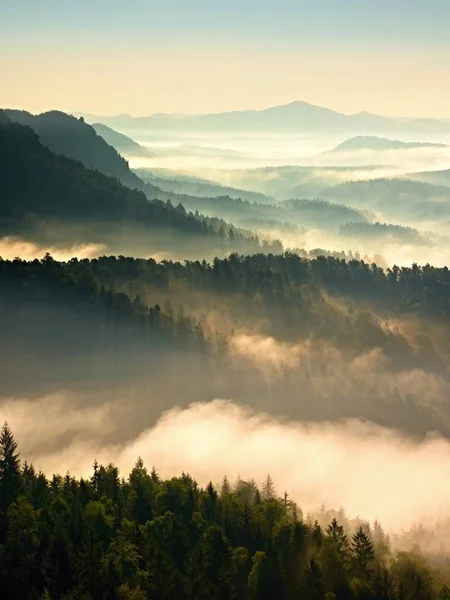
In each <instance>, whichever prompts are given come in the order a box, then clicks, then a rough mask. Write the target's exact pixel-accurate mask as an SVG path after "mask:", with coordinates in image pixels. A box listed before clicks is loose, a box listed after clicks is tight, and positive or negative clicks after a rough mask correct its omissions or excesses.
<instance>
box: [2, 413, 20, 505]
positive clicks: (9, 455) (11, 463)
mask: <svg viewBox="0 0 450 600" xmlns="http://www.w3.org/2000/svg"><path fill="white" fill-rule="evenodd" d="M21 487H22V477H21V473H20V459H19V453H18V452H17V442H16V440H15V439H14V436H13V434H12V431H11V429H10V428H9V426H8V423H5V424H4V425H3V427H2V430H1V433H0V511H1V512H3V511H4V510H5V509H6V508H7V507H8V506H9V505H10V504H11V502H13V501H14V500H15V499H16V498H17V497H18V496H19V494H20V491H21Z"/></svg>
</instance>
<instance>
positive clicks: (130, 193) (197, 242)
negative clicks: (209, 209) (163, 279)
mask: <svg viewBox="0 0 450 600" xmlns="http://www.w3.org/2000/svg"><path fill="white" fill-rule="evenodd" d="M0 182H1V183H0V186H1V188H0V189H1V196H0V234H2V235H21V236H26V237H28V238H32V239H36V238H37V239H43V240H44V241H46V242H49V241H51V242H52V243H56V242H59V243H66V244H67V243H68V241H69V239H70V240H71V241H72V243H74V242H76V243H80V242H82V241H83V242H87V241H89V242H98V243H101V244H105V245H107V247H108V248H113V249H114V250H115V251H117V252H124V251H126V250H129V251H136V252H139V253H140V252H142V253H144V254H148V253H149V252H156V251H158V250H161V249H165V250H168V249H169V250H171V251H172V252H173V251H174V250H175V249H179V250H180V251H181V250H182V249H184V250H185V251H186V252H187V253H188V255H190V256H192V252H196V253H198V254H197V256H202V254H203V253H206V254H207V255H209V254H210V253H211V252H217V253H219V254H221V253H226V252H229V251H233V250H242V251H244V250H246V251H251V250H252V249H253V251H258V250H260V249H261V247H260V244H259V241H258V240H257V239H256V238H254V237H253V238H246V237H245V236H244V235H243V234H242V233H240V232H239V231H237V230H235V229H234V228H233V227H232V226H230V225H228V224H227V223H225V222H224V221H220V220H219V219H207V218H202V217H201V216H200V215H198V216H196V217H194V216H193V215H192V214H188V213H187V212H186V211H185V209H184V208H183V207H178V208H175V207H174V206H173V205H172V204H170V203H169V204H167V203H163V202H161V201H153V202H149V201H148V200H147V198H146V196H145V194H144V193H143V192H140V191H137V190H131V189H129V188H128V187H125V186H123V185H122V184H121V183H120V182H119V181H117V180H116V179H114V178H111V177H108V176H106V175H103V174H102V173H99V172H98V171H92V170H89V169H86V168H85V167H84V166H83V165H82V164H81V162H76V161H73V160H71V159H68V158H66V157H63V156H57V155H56V154H53V153H52V152H51V151H50V150H49V149H48V148H46V147H44V146H43V145H42V144H41V143H40V141H39V139H38V137H37V135H36V134H35V133H34V132H33V131H32V130H31V129H30V128H29V127H25V126H23V125H19V124H17V123H6V124H5V125H3V126H0ZM175 234H177V235H175Z"/></svg>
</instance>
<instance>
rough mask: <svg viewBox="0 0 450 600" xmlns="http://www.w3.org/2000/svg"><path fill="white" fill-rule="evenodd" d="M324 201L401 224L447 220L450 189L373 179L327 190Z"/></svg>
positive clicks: (426, 184) (422, 183)
mask: <svg viewBox="0 0 450 600" xmlns="http://www.w3.org/2000/svg"><path fill="white" fill-rule="evenodd" d="M322 195H323V197H324V198H326V199H327V200H330V201H333V202H345V203H346V204H347V205H349V206H352V207H354V208H357V209H359V210H370V211H380V212H381V213H382V214H383V217H388V218H396V219H402V220H403V221H404V222H411V220H413V221H417V220H425V221H427V220H430V219H439V220H441V219H448V218H450V189H449V188H448V187H444V186H442V185H441V186H438V185H432V184H431V183H424V182H420V181H411V180H408V179H400V178H399V179H394V178H392V179H372V180H369V181H353V182H349V183H342V184H340V185H337V186H335V187H330V188H328V189H326V190H324V191H323V193H322Z"/></svg>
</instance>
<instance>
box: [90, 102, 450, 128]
mask: <svg viewBox="0 0 450 600" xmlns="http://www.w3.org/2000/svg"><path fill="white" fill-rule="evenodd" d="M86 118H89V119H91V120H92V119H95V121H98V122H101V123H104V124H106V125H108V126H110V127H113V128H114V129H118V130H120V131H126V132H127V131H134V130H145V129H152V130H153V131H164V132H165V133H168V132H171V131H172V132H173V131H177V132H188V131H190V132H192V131H197V132H201V131H208V132H211V131H227V132H240V133H243V132H258V131H259V132H260V131H268V132H273V131H278V132H289V133H293V132H300V131H305V132H343V133H355V134H357V133H360V134H368V133H370V134H380V133H383V134H384V135H389V134H391V135H392V134H394V133H395V134H417V135H430V134H434V135H436V134H447V135H448V134H449V133H450V124H449V123H446V122H445V121H440V120H437V119H402V118H392V117H384V116H380V115H374V114H371V113H368V112H360V113H357V114H352V115H345V114H342V113H339V112H336V111H333V110H330V109H328V108H323V107H320V106H314V105H312V104H309V103H307V102H303V101H295V102H291V103H290V104H286V105H282V106H274V107H270V108H267V109H264V110H241V111H230V112H224V113H218V114H201V115H171V114H155V115H150V116H146V117H131V116H130V115H118V116H115V117H101V116H93V115H90V116H88V115H86Z"/></svg>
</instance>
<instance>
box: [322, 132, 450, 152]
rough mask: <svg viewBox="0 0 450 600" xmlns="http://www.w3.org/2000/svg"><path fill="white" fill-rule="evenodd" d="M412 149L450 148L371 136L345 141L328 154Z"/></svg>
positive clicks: (428, 143)
mask: <svg viewBox="0 0 450 600" xmlns="http://www.w3.org/2000/svg"><path fill="white" fill-rule="evenodd" d="M412 148H448V146H447V145H446V144H439V143H437V142H402V141H399V140H389V139H387V138H380V137H376V136H371V135H364V136H356V137H353V138H351V139H348V140H345V141H344V142H342V143H341V144H339V145H338V146H336V147H335V148H333V149H332V150H328V151H327V152H326V154H330V153H332V152H352V151H358V150H410V149H412Z"/></svg>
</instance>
